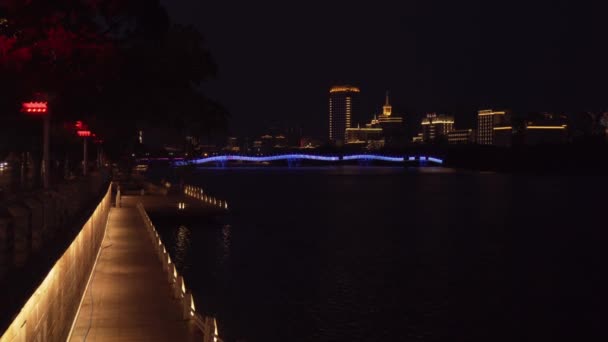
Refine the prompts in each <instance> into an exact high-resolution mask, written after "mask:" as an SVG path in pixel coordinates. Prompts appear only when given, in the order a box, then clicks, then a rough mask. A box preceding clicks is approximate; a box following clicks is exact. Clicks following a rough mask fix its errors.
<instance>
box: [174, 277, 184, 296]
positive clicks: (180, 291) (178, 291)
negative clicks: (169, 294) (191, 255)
mask: <svg viewBox="0 0 608 342" xmlns="http://www.w3.org/2000/svg"><path fill="white" fill-rule="evenodd" d="M185 292H186V285H185V284H184V277H182V276H181V275H178V276H177V279H176V280H175V284H173V297H174V298H176V299H180V298H182V296H183V295H184V293H185Z"/></svg>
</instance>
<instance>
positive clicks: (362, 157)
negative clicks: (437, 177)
mask: <svg viewBox="0 0 608 342" xmlns="http://www.w3.org/2000/svg"><path fill="white" fill-rule="evenodd" d="M302 160H311V161H320V162H329V163H334V164H335V163H341V162H349V161H357V162H361V163H369V162H372V161H380V162H388V163H397V164H402V165H407V164H416V165H429V164H430V165H443V159H440V158H436V157H432V156H385V155H378V154H348V155H319V154H296V153H291V154H277V155H270V156H248V155H217V156H209V157H204V158H195V159H189V160H174V161H173V165H175V166H185V165H204V164H216V165H225V164H226V163H228V162H230V161H238V162H252V163H267V162H276V161H287V163H288V165H295V164H296V163H298V162H300V161H302Z"/></svg>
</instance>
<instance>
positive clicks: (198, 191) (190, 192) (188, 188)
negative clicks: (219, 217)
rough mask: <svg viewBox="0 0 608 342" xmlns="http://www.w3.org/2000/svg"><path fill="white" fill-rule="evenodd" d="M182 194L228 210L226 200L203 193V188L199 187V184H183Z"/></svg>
mask: <svg viewBox="0 0 608 342" xmlns="http://www.w3.org/2000/svg"><path fill="white" fill-rule="evenodd" d="M184 195H186V196H190V197H192V198H195V199H198V200H200V201H202V202H203V203H206V204H208V205H211V206H215V207H218V208H220V209H225V210H228V201H224V200H220V199H218V198H215V197H213V196H211V195H209V194H207V193H205V192H204V191H203V188H201V187H199V186H194V185H185V186H184Z"/></svg>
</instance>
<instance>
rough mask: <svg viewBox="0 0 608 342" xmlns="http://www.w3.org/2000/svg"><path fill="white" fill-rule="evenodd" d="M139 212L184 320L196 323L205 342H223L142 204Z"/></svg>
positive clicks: (213, 318) (138, 206) (211, 319)
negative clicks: (197, 305)
mask: <svg viewBox="0 0 608 342" xmlns="http://www.w3.org/2000/svg"><path fill="white" fill-rule="evenodd" d="M137 210H138V211H139V213H140V215H141V217H142V218H143V220H144V223H145V226H146V231H147V232H148V236H149V237H150V239H151V240H152V243H153V244H154V250H155V251H156V254H157V256H158V258H159V259H160V261H161V263H162V265H163V270H164V271H165V273H166V274H167V281H168V282H169V285H170V286H171V290H172V292H173V293H172V296H173V298H175V299H176V300H178V301H180V304H181V306H182V318H183V319H184V320H192V321H193V322H194V324H195V325H196V327H198V328H199V329H200V330H201V332H202V334H203V341H204V342H223V341H222V339H221V338H220V337H219V333H218V328H217V322H216V320H215V317H211V316H206V315H201V314H200V313H198V312H197V311H196V306H195V305H194V297H193V296H192V292H190V291H189V290H188V289H187V288H186V284H185V282H184V277H182V276H181V275H180V274H179V273H178V272H177V268H176V267H175V264H174V263H173V262H172V260H171V256H170V255H169V253H168V252H167V249H166V248H165V246H164V244H163V242H162V240H161V238H160V235H159V234H158V231H157V230H156V227H155V226H154V223H152V220H150V217H149V216H148V213H147V212H146V210H145V209H144V206H143V204H142V203H141V202H139V203H138V204H137Z"/></svg>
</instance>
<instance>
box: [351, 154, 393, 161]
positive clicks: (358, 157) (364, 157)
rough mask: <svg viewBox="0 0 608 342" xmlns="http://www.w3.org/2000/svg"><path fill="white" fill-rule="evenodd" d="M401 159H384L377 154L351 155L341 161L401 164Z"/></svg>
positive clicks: (384, 157)
mask: <svg viewBox="0 0 608 342" xmlns="http://www.w3.org/2000/svg"><path fill="white" fill-rule="evenodd" d="M403 159H404V158H403V157H386V156H380V155H377V154H353V155H350V156H344V158H342V160H381V161H387V162H394V163H401V162H403Z"/></svg>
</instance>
